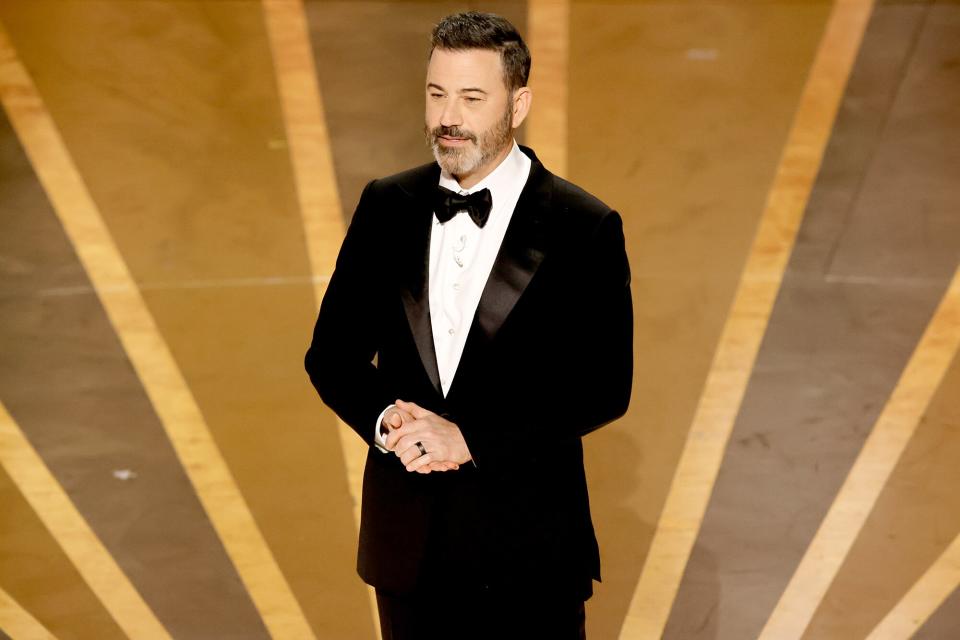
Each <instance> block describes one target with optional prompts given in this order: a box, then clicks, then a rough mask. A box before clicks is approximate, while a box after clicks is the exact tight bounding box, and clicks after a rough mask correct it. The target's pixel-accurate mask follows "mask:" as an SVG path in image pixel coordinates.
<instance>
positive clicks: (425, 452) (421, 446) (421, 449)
mask: <svg viewBox="0 0 960 640" xmlns="http://www.w3.org/2000/svg"><path fill="white" fill-rule="evenodd" d="M417 449H420V455H422V456H425V455H427V450H426V449H424V448H423V443H422V442H418V443H417Z"/></svg>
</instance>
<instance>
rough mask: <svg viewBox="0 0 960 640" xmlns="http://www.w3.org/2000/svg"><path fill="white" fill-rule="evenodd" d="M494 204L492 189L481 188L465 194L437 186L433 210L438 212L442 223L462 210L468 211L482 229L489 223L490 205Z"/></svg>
mask: <svg viewBox="0 0 960 640" xmlns="http://www.w3.org/2000/svg"><path fill="white" fill-rule="evenodd" d="M492 205H493V198H491V197H490V189H480V191H475V192H473V193H469V194H467V195H465V196H462V195H460V194H459V193H457V192H456V191H450V189H444V188H443V187H440V186H438V187H437V194H436V198H435V200H434V203H433V211H434V213H436V214H437V220H439V221H440V222H441V223H443V222H446V221H447V220H450V219H451V218H452V217H453V216H455V215H457V214H458V213H460V212H461V211H466V212H467V213H468V214H469V215H470V219H471V220H473V221H474V222H475V223H476V225H477V226H478V227H480V228H481V229H482V228H483V225H485V224H487V218H489V217H490V207H491V206H492Z"/></svg>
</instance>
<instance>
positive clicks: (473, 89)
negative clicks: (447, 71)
mask: <svg viewBox="0 0 960 640" xmlns="http://www.w3.org/2000/svg"><path fill="white" fill-rule="evenodd" d="M427 88H428V89H439V90H440V91H443V92H444V93H446V92H447V90H446V89H444V88H443V87H441V86H440V85H438V84H436V83H434V82H430V83H428V84H427ZM458 93H482V94H483V95H489V94H488V93H487V92H486V91H484V90H483V89H481V88H480V87H466V88H464V89H460V91H459V92H458Z"/></svg>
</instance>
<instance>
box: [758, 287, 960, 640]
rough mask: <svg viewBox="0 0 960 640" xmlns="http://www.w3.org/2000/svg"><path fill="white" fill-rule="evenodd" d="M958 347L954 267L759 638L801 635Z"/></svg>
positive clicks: (958, 291)
mask: <svg viewBox="0 0 960 640" xmlns="http://www.w3.org/2000/svg"><path fill="white" fill-rule="evenodd" d="M958 347H960V269H958V270H957V272H956V273H955V274H954V277H953V280H952V281H951V283H950V286H949V288H948V289H947V292H946V293H945V294H944V297H943V300H942V301H941V302H940V306H939V307H938V308H937V311H936V312H935V313H934V315H933V317H932V318H931V320H930V324H929V325H928V326H927V329H926V331H925V332H924V334H923V337H922V338H921V339H920V342H919V344H918V345H917V348H916V349H915V350H914V352H913V355H912V356H911V357H910V361H909V362H908V363H907V366H906V368H905V369H904V371H903V374H902V375H901V376H900V380H899V381H897V386H896V387H895V388H894V389H893V391H892V393H891V394H890V399H889V400H888V401H887V404H886V406H885V407H884V408H883V412H882V413H881V414H880V417H879V418H877V422H876V424H875V425H874V426H873V429H872V430H871V432H870V436H869V437H868V438H867V440H866V442H865V443H864V445H863V449H861V451H860V455H859V456H857V460H856V461H855V462H854V464H853V467H852V468H851V469H850V473H849V474H848V475H847V479H846V480H845V481H844V483H843V486H842V487H841V488H840V492H839V493H838V494H837V497H836V499H835V500H834V501H833V504H832V505H831V506H830V510H829V511H828V512H827V515H826V516H825V517H824V519H823V522H822V523H820V528H819V529H818V530H817V533H816V535H815V536H814V538H813V540H812V541H811V542H810V546H809V547H807V551H806V553H805V554H804V556H803V559H802V560H801V561H800V564H799V565H798V566H797V569H796V571H795V572H794V574H793V577H792V578H791V579H790V583H789V584H788V585H787V588H786V590H785V591H784V593H783V595H782V596H781V597H780V601H779V602H778V603H777V606H776V608H775V609H774V611H773V614H772V615H771V616H770V619H769V620H768V621H767V625H766V627H764V630H763V633H762V634H761V636H760V637H761V638H763V639H764V640H786V639H789V638H800V637H801V636H802V635H803V633H804V631H805V630H806V628H807V626H808V625H809V624H810V620H811V619H812V618H813V614H814V612H815V611H816V609H817V606H818V605H819V604H820V601H821V600H822V599H823V596H824V594H825V593H826V592H827V589H828V588H829V587H830V583H831V582H833V579H834V577H835V576H836V575H837V572H838V571H839V570H840V566H841V565H842V564H843V561H844V559H845V558H846V557H847V553H849V551H850V548H851V547H852V546H853V543H854V541H855V540H856V539H857V536H858V535H859V533H860V531H861V529H862V528H863V525H864V522H866V519H867V517H868V516H869V515H870V511H871V510H872V509H873V506H874V504H875V503H876V501H877V498H878V497H879V495H880V492H881V491H882V490H883V487H884V485H885V484H886V482H887V479H888V478H889V477H890V473H891V472H892V471H893V468H894V466H895V465H896V464H897V460H899V459H900V455H901V454H902V453H903V450H904V449H905V448H906V446H907V443H909V442H910V438H911V437H913V434H914V432H915V431H916V429H917V426H918V425H919V424H920V420H921V419H922V418H923V413H924V411H925V410H926V408H927V405H929V404H930V400H931V398H932V397H933V394H934V393H935V392H936V390H937V388H938V387H939V385H940V382H941V381H942V380H943V377H944V375H945V374H946V372H947V369H948V367H949V366H950V362H951V361H952V360H953V358H954V356H955V355H956V353H957V349H958Z"/></svg>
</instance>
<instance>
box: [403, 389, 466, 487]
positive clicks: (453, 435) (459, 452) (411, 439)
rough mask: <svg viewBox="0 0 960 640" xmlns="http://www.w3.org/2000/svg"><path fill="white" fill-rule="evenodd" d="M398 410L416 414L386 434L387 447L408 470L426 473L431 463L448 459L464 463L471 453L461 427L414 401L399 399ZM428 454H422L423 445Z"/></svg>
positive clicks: (455, 462)
mask: <svg viewBox="0 0 960 640" xmlns="http://www.w3.org/2000/svg"><path fill="white" fill-rule="evenodd" d="M396 405H397V407H398V408H399V409H402V410H403V411H406V412H407V413H409V414H410V415H412V416H413V418H414V419H413V421H412V422H406V423H404V425H403V426H402V427H400V428H399V429H394V430H393V431H391V432H390V435H388V436H387V449H390V450H391V451H393V452H394V453H395V454H396V455H397V457H398V458H400V461H401V462H402V463H403V464H404V466H405V467H406V469H407V471H420V472H421V473H424V472H426V471H427V470H428V469H429V466H430V465H431V463H435V462H446V463H453V464H456V465H458V466H459V465H461V464H463V463H465V462H469V461H470V459H471V458H472V456H471V455H470V449H469V448H467V442H466V441H465V440H464V439H463V434H462V433H460V427H458V426H457V425H456V424H454V423H452V422H450V421H449V420H447V419H446V418H442V417H440V416H438V415H437V414H435V413H434V412H432V411H428V410H427V409H424V408H423V407H421V406H419V405H417V404H416V403H413V402H404V401H403V400H397V402H396ZM418 442H419V443H420V445H421V446H422V447H423V448H424V450H425V451H426V453H421V451H420V447H418V446H417V443H418Z"/></svg>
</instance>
